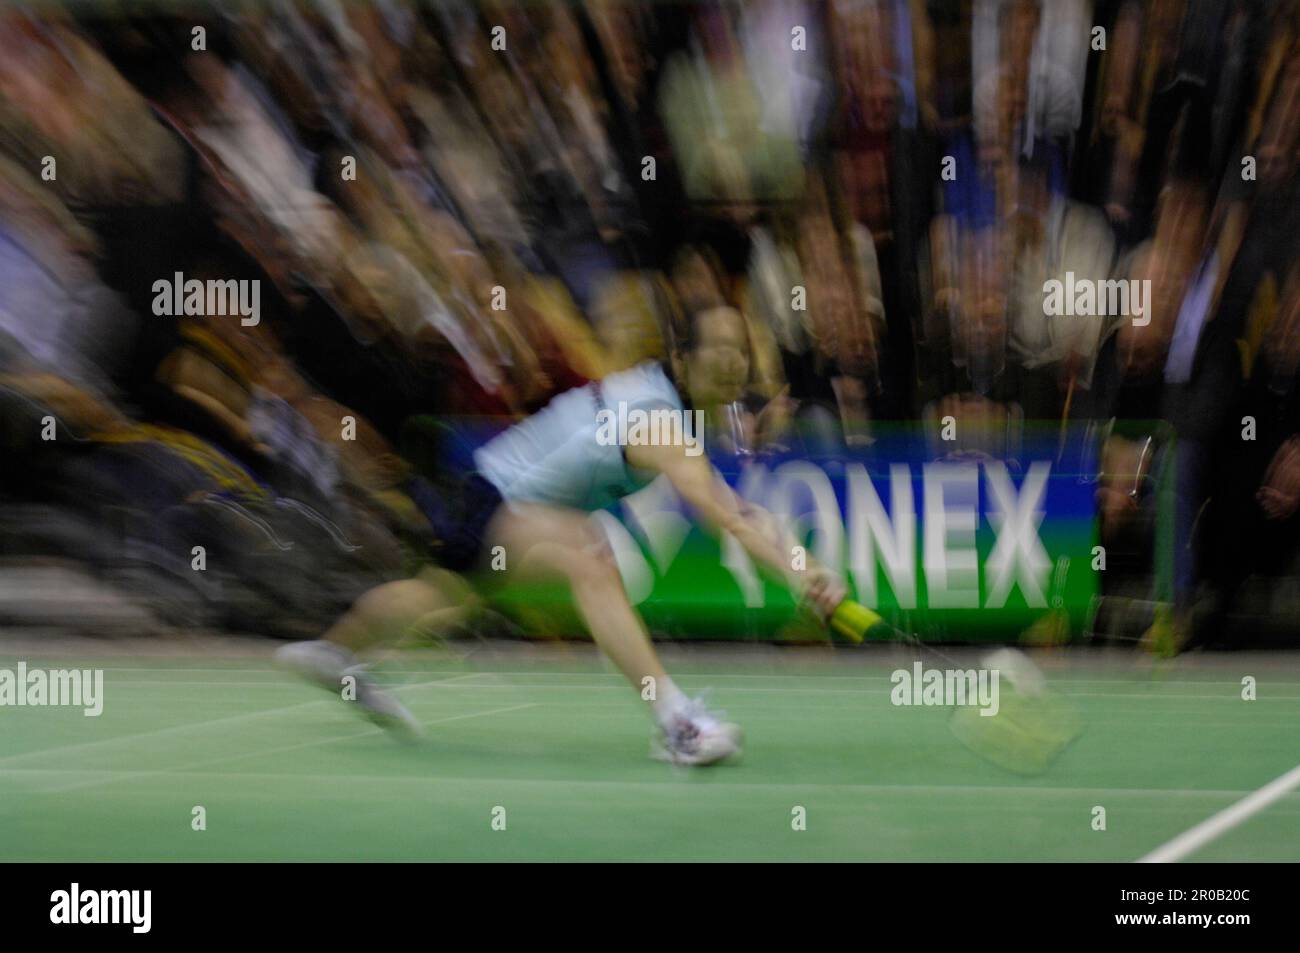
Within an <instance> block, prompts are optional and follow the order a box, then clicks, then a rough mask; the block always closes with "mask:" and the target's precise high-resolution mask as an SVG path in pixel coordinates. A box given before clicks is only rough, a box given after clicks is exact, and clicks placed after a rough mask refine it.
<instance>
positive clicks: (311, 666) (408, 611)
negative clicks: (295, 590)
mask: <svg viewBox="0 0 1300 953" xmlns="http://www.w3.org/2000/svg"><path fill="white" fill-rule="evenodd" d="M444 575H450V574H439V573H438V572H436V571H432V570H426V571H425V572H423V573H421V574H420V575H419V576H417V577H415V578H414V579H403V580H398V581H396V582H389V583H384V584H383V585H380V586H376V587H375V588H373V589H371V590H369V591H368V592H366V593H365V594H363V595H362V596H361V597H360V598H359V599H358V600H357V601H356V602H355V603H354V604H353V606H352V608H351V609H349V610H348V612H347V613H345V614H344V615H343V617H342V618H340V619H339V620H338V622H336V623H335V624H334V625H333V626H331V627H330V629H329V630H328V631H327V632H326V633H325V634H324V635H323V636H322V637H321V638H319V639H316V640H313V641H309V642H293V643H290V644H289V645H286V646H284V647H283V648H281V649H279V651H277V652H276V653H275V660H276V662H277V663H279V664H281V665H284V666H286V667H287V668H290V669H293V670H294V671H296V672H298V673H299V674H300V675H303V676H304V677H306V678H307V679H309V680H311V681H313V682H315V683H316V684H318V685H321V686H322V687H324V688H326V689H327V690H329V691H331V692H338V693H339V696H340V697H341V698H343V699H344V700H347V701H352V702H355V703H356V704H357V706H358V707H359V708H360V710H361V711H362V713H363V714H365V715H366V716H367V717H368V718H370V719H371V720H372V721H374V722H375V723H376V724H378V725H381V726H382V727H384V728H387V729H389V730H390V731H393V732H395V733H397V734H398V735H400V736H405V737H410V736H413V735H418V734H420V733H421V729H420V724H419V722H418V721H416V719H415V717H414V716H413V715H412V714H411V713H410V712H409V711H407V709H406V708H405V706H403V705H402V703H401V702H399V701H398V700H397V699H396V698H395V697H393V696H392V695H390V694H389V693H388V692H385V691H384V690H383V689H382V688H380V687H379V686H378V685H377V684H376V683H375V682H374V681H373V680H372V679H371V678H370V676H369V675H368V674H367V673H366V671H365V668H364V665H363V664H362V662H361V660H360V658H359V657H358V655H359V653H361V652H364V651H365V650H367V649H370V648H373V647H374V646H377V645H390V644H393V643H395V642H397V641H398V640H399V639H400V638H401V637H402V635H403V634H405V633H406V632H407V631H408V630H409V629H410V628H411V626H413V625H414V624H415V623H416V622H418V621H420V620H421V619H429V618H430V617H435V616H437V615H440V614H447V613H454V612H456V611H458V609H459V607H460V601H459V599H458V598H457V596H458V595H459V593H455V592H453V591H452V590H453V588H454V587H451V586H448V585H447V584H446V580H445V579H444V578H443V576H444Z"/></svg>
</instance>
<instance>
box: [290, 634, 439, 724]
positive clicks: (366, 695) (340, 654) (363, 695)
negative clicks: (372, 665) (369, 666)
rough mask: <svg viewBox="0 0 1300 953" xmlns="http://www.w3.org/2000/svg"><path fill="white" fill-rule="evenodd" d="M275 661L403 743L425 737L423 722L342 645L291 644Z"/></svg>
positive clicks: (327, 643) (325, 643) (326, 643)
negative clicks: (351, 706)
mask: <svg viewBox="0 0 1300 953" xmlns="http://www.w3.org/2000/svg"><path fill="white" fill-rule="evenodd" d="M275 661H276V664H278V665H281V666H283V667H284V668H288V669H291V670H293V671H295V672H297V673H298V674H299V675H301V676H303V677H304V678H306V679H307V680H308V681H310V682H315V683H316V684H317V685H319V686H321V687H322V688H324V689H325V690H326V691H329V692H334V693H337V694H338V696H339V697H340V698H343V699H345V700H347V701H350V702H351V703H352V704H355V705H357V706H358V707H360V709H361V713H362V714H363V715H365V716H366V717H367V718H369V719H370V720H371V721H373V722H374V723H375V724H377V725H379V727H381V728H384V729H385V730H387V731H390V732H392V733H393V734H394V735H397V736H398V737H400V738H402V739H403V740H411V739H413V738H416V737H419V736H420V735H421V734H423V729H422V728H421V726H420V723H419V722H418V721H416V719H415V716H414V715H412V714H411V713H410V712H409V711H408V710H407V709H406V706H404V705H403V704H402V703H401V702H399V701H398V700H397V699H396V698H394V697H393V696H392V695H390V694H389V693H388V692H386V691H384V690H383V689H382V688H380V687H379V685H378V684H376V683H375V681H374V679H373V678H371V677H370V675H369V673H368V672H367V671H366V670H365V666H364V665H361V664H359V663H358V662H357V659H356V656H355V655H353V654H352V653H351V652H349V651H348V650H347V649H345V648H342V647H341V646H338V645H335V644H334V643H332V642H327V641H325V640H324V639H316V640H314V641H311V642H291V643H290V644H288V645H285V646H283V647H281V648H279V649H277V650H276V653H275ZM349 677H350V678H352V679H353V683H352V685H350V686H349V685H348V684H347V683H346V682H345V681H344V680H345V679H346V678H349ZM349 687H350V688H353V689H355V696H354V697H349V694H350V693H346V692H345V690H346V689H348V688H349Z"/></svg>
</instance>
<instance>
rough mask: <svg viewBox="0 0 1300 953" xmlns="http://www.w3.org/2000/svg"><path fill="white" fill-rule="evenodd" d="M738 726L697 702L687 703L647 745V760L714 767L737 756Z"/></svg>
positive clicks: (739, 733) (739, 738)
mask: <svg viewBox="0 0 1300 953" xmlns="http://www.w3.org/2000/svg"><path fill="white" fill-rule="evenodd" d="M741 739H742V733H741V730H740V726H739V725H734V724H732V723H731V722H729V721H723V720H722V719H721V718H719V717H718V715H716V714H714V713H713V712H711V711H709V710H708V709H707V708H705V707H704V703H703V702H702V701H700V700H699V699H694V700H691V701H688V702H687V703H686V704H685V705H683V706H682V708H681V710H680V711H678V712H676V713H675V714H674V715H673V717H672V719H671V720H670V721H669V722H668V724H667V725H663V726H661V727H660V728H659V730H658V732H657V733H656V735H655V736H654V737H653V738H652V739H651V741H650V757H652V758H654V759H656V760H657V761H671V762H672V763H673V764H689V765H706V764H716V763H717V762H719V761H722V760H724V759H726V758H731V757H734V756H736V755H739V754H740V750H741Z"/></svg>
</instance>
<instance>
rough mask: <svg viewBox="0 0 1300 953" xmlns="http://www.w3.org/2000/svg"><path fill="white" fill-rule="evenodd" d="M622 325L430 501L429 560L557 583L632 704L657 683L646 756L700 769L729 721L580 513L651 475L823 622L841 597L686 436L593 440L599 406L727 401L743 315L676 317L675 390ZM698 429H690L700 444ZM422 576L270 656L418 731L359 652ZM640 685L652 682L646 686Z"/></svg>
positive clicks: (417, 612)
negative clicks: (432, 548)
mask: <svg viewBox="0 0 1300 953" xmlns="http://www.w3.org/2000/svg"><path fill="white" fill-rule="evenodd" d="M619 324H620V322H619V321H608V322H604V323H602V324H601V331H602V337H603V338H604V343H605V344H606V346H607V347H609V348H610V349H611V353H612V354H615V355H618V354H619V353H620V352H621V356H622V358H623V366H627V369H626V370H622V371H617V372H614V373H611V374H608V375H607V376H605V377H604V378H603V379H602V380H600V381H597V382H593V383H591V384H589V385H587V386H585V387H579V388H575V389H573V390H570V391H567V392H565V393H563V394H561V395H559V396H558V397H556V398H555V399H554V400H552V401H551V402H550V403H549V404H548V405H547V406H546V407H545V408H543V409H542V410H541V411H539V412H537V413H536V414H534V415H533V416H531V417H528V418H526V419H524V420H522V421H520V422H519V423H517V424H515V425H514V426H512V427H510V428H509V429H508V430H506V431H504V432H503V433H501V434H500V435H499V436H497V437H495V438H494V439H492V440H491V441H489V442H488V443H486V444H485V445H484V446H482V447H481V448H479V449H478V450H477V451H476V452H475V454H474V463H475V466H476V468H477V469H476V472H474V473H471V474H468V475H467V476H466V478H465V479H464V480H463V482H462V484H461V486H460V487H459V489H458V490H457V491H455V492H452V493H451V494H449V495H448V496H447V497H446V498H444V499H442V500H441V501H439V502H440V504H441V505H439V506H438V507H437V508H436V510H437V512H436V514H435V515H434V516H432V517H431V522H433V523H434V524H435V526H434V529H435V530H436V531H438V533H439V535H440V536H441V538H442V539H443V547H442V554H441V556H440V558H439V561H440V562H441V563H442V565H443V566H444V567H445V568H447V569H451V570H454V571H457V572H461V571H465V570H467V569H472V568H475V567H476V566H478V565H479V564H480V562H485V561H486V559H485V557H486V554H488V553H491V552H492V551H493V548H494V547H497V546H501V547H503V548H504V552H505V554H506V561H507V567H508V568H507V570H506V573H505V577H506V579H505V582H506V584H507V585H509V584H510V582H511V581H515V582H524V581H527V582H550V581H558V582H562V583H564V584H566V585H567V586H568V589H569V591H570V592H571V594H572V597H573V599H574V602H575V603H576V604H577V609H578V612H579V614H580V615H581V617H582V620H583V621H584V622H585V624H586V625H587V628H588V629H589V630H590V632H591V635H592V637H593V638H594V640H595V642H596V644H597V646H599V647H600V649H601V650H602V651H603V652H604V653H605V654H606V655H608V656H609V658H610V659H611V660H612V661H613V662H614V664H615V665H616V666H618V668H619V670H620V671H621V672H622V673H623V675H624V676H626V678H627V680H628V682H629V683H631V685H632V687H633V688H634V689H635V690H636V691H637V693H638V697H641V693H642V691H643V687H644V686H645V685H647V684H651V685H653V686H654V692H653V697H654V700H653V701H652V702H651V703H650V704H651V713H652V715H653V718H654V721H655V723H656V725H657V728H658V730H657V733H656V736H655V739H654V741H653V743H652V750H651V754H652V756H654V757H657V758H660V759H662V760H669V761H673V762H676V763H679V764H697V765H702V764H711V763H714V762H716V761H720V760H722V759H724V758H727V757H729V756H731V755H734V754H737V753H738V752H739V751H740V747H741V732H740V729H739V728H738V727H737V726H736V725H734V724H730V723H727V722H724V721H722V720H720V719H719V718H718V717H717V716H716V715H715V714H713V713H711V712H709V711H708V710H707V709H706V708H705V707H704V706H703V705H702V704H701V703H700V702H699V701H698V700H692V699H688V698H687V697H686V696H685V695H684V694H683V693H682V692H681V691H680V690H679V689H678V688H677V686H676V685H675V684H674V683H673V681H672V679H671V678H669V677H668V675H667V673H666V672H665V671H664V669H663V666H662V664H661V663H660V661H659V657H658V654H657V653H656V652H655V649H654V646H653V645H652V644H651V641H650V637H649V634H648V633H647V631H646V627H645V624H644V622H643V621H642V620H641V617H640V616H639V615H638V614H637V612H636V610H635V609H634V608H633V607H632V605H631V603H630V602H629V600H628V597H627V593H626V592H625V591H624V588H623V582H622V578H621V576H620V575H619V571H618V569H617V567H616V565H615V563H614V558H613V554H612V553H611V552H610V551H609V549H608V544H607V542H606V541H605V538H604V536H603V533H602V532H601V531H600V530H599V529H598V528H597V527H596V526H595V525H594V523H593V521H592V520H591V519H590V518H589V514H590V513H592V512H593V511H595V510H598V509H601V508H603V507H605V506H608V505H609V504H611V503H613V502H614V501H616V500H618V499H620V498H621V497H623V496H626V495H627V494H629V493H632V492H634V491H635V490H637V489H639V488H641V487H643V486H645V485H646V484H647V483H649V482H650V481H651V480H653V479H654V478H656V477H658V476H663V477H665V478H667V479H668V480H669V481H670V483H671V484H672V486H673V488H674V489H675V490H676V491H677V493H678V495H679V496H680V497H681V498H682V500H684V501H685V502H686V504H687V505H688V506H689V507H690V509H691V510H692V511H693V513H694V514H695V516H696V517H697V518H698V519H699V520H700V522H701V523H702V524H703V525H704V526H705V527H706V528H708V529H710V530H712V531H713V532H716V533H730V534H731V535H732V536H733V537H734V538H735V539H736V540H737V541H738V542H739V543H740V545H741V546H743V547H744V548H745V549H746V550H747V551H748V552H749V554H750V556H751V557H752V558H754V560H755V561H756V562H757V563H758V564H759V565H760V566H763V567H766V569H767V570H768V572H769V573H770V574H771V575H772V576H774V577H775V578H777V579H779V580H782V581H784V582H785V584H786V585H787V586H788V587H789V588H790V590H791V592H793V593H794V594H795V595H796V596H797V597H798V598H799V600H800V601H801V602H803V603H804V604H806V605H808V606H810V607H811V608H813V609H814V610H816V611H818V612H820V613H821V614H822V615H823V616H828V615H829V614H830V613H831V612H832V611H833V610H834V608H835V607H836V605H838V604H839V602H840V601H841V600H842V599H843V598H844V596H845V586H844V584H843V582H842V581H841V580H840V578H839V577H838V576H837V575H836V574H834V573H832V572H831V571H830V570H828V569H826V568H824V567H821V566H819V565H815V564H813V563H812V562H811V561H810V562H809V565H808V568H806V569H803V570H795V569H793V568H792V565H791V564H792V559H791V549H790V546H789V545H787V544H785V543H784V542H783V541H782V538H781V536H780V534H779V533H778V532H776V531H774V526H775V521H774V520H773V519H772V517H771V516H770V514H768V513H766V512H765V511H763V510H761V509H760V508H758V507H756V506H754V505H752V504H750V503H748V502H746V501H744V500H741V499H740V498H739V497H738V496H737V495H736V494H735V493H734V492H733V491H732V490H731V488H730V487H729V486H728V485H727V484H726V483H725V482H724V480H723V479H722V477H721V475H720V474H718V472H717V471H716V470H715V469H714V467H713V465H712V464H711V463H709V458H708V456H707V455H705V454H700V453H699V452H698V449H696V448H689V447H688V446H687V441H679V442H678V443H677V444H675V445H671V444H670V445H661V446H645V445H623V446H619V445H616V444H611V443H609V442H608V441H605V442H602V441H601V440H600V439H598V428H599V423H598V421H599V416H598V415H599V413H600V411H601V410H609V411H611V412H612V413H614V414H618V413H619V412H620V410H619V408H620V404H622V405H625V406H626V409H627V411H629V412H631V411H633V410H644V411H653V410H670V411H675V412H679V413H680V412H683V411H685V409H686V408H685V406H684V404H683V400H682V396H681V395H685V397H686V398H687V402H688V403H689V405H690V406H691V407H693V408H700V409H704V408H710V407H717V406H720V405H726V404H730V403H731V402H733V401H735V400H737V399H738V398H739V397H740V396H741V391H742V390H743V388H744V387H745V385H746V383H747V382H748V380H749V372H750V347H749V337H748V334H747V332H746V328H745V323H744V319H743V318H742V317H741V315H740V314H739V313H738V312H737V311H735V310H733V309H731V308H727V307H714V308H709V309H707V310H704V311H701V312H699V313H697V314H695V315H693V316H692V317H691V319H690V320H689V321H688V322H687V324H688V329H687V332H686V337H687V340H686V341H684V342H682V346H680V347H679V348H678V349H677V350H676V353H675V354H674V356H673V360H672V365H671V366H672V374H673V377H675V378H676V379H677V381H678V385H679V387H680V388H681V391H680V395H679V390H678V387H675V386H674V385H673V383H672V381H671V380H670V379H669V376H668V374H667V373H665V369H664V366H663V365H661V364H660V363H658V362H656V361H653V360H644V359H642V358H644V357H645V356H646V354H647V351H648V350H649V349H647V348H645V346H644V342H645V334H644V329H641V332H639V333H637V332H631V333H630V332H629V330H628V327H627V324H626V322H622V324H623V326H622V327H621V328H619V329H618V331H617V333H614V334H611V330H612V327H613V326H617V325H619ZM655 337H657V334H656V335H655ZM629 341H630V342H633V344H632V345H631V352H630V353H629V344H628V342H629ZM638 341H639V342H640V346H639V347H638V346H637V344H636V342H638ZM660 353H662V352H660ZM616 360H617V358H616ZM615 366H618V365H617V364H615ZM705 436H707V435H700V434H695V437H696V438H697V439H700V438H701V437H705ZM688 449H692V450H693V453H692V452H688ZM426 509H428V507H426ZM439 524H441V525H439ZM498 552H500V551H498ZM428 579H429V577H426V576H422V577H418V578H416V579H412V580H404V581H399V582H392V583H387V584H385V585H382V586H379V587H377V588H375V589H373V590H371V591H370V592H368V593H366V594H365V595H364V596H362V597H361V598H360V599H359V600H358V601H357V603H356V604H355V605H354V606H353V607H352V609H351V610H350V611H349V612H348V613H347V614H346V615H345V616H344V617H343V618H342V619H341V620H340V621H339V622H338V623H337V624H336V625H335V626H334V627H333V628H331V629H330V630H329V631H328V632H327V633H326V634H325V636H324V637H323V638H322V639H320V640H317V641H312V642H298V643H294V644H291V645H287V646H285V647H284V648H282V649H281V650H280V651H279V652H278V653H277V658H278V660H279V661H280V662H282V663H284V664H286V665H288V666H290V667H292V668H294V669H295V670H297V671H299V672H301V673H302V674H304V675H306V676H308V677H309V678H311V679H313V680H315V681H317V682H320V683H321V684H323V685H325V686H326V687H327V688H329V689H331V690H333V691H338V690H339V686H340V684H341V679H342V678H343V676H344V675H347V674H351V675H353V676H354V677H355V678H356V690H357V696H356V700H357V701H358V702H359V703H361V705H362V707H363V709H364V710H365V711H366V713H367V714H368V715H369V716H370V717H371V718H372V719H374V720H375V721H377V722H379V723H380V724H383V725H384V726H385V727H389V728H393V729H396V730H399V731H405V732H408V733H414V732H418V729H419V725H418V723H417V722H416V721H415V719H414V718H413V717H412V716H411V715H410V713H409V712H407V710H406V709H405V708H404V707H403V706H402V705H401V704H400V703H399V702H398V701H397V700H396V699H395V698H393V697H392V696H391V695H388V694H387V693H385V692H383V691H382V690H381V689H379V688H378V687H377V686H376V685H375V684H374V683H373V682H372V681H371V680H369V679H368V678H366V676H365V674H364V671H363V670H362V669H361V668H360V667H359V662H358V659H357V656H356V653H358V652H360V651H362V650H363V649H365V648H367V647H369V646H372V645H374V644H376V643H377V642H379V641H388V640H390V639H392V638H394V637H396V636H399V635H400V634H401V633H402V632H403V631H405V629H406V628H407V627H408V626H409V625H410V624H411V623H412V622H414V621H415V620H416V619H418V618H420V617H421V616H423V615H425V614H426V613H430V612H433V611H435V610H438V609H440V608H443V607H446V606H447V604H448V601H449V600H448V598H447V596H446V595H445V594H444V593H443V592H442V591H441V589H440V588H439V587H438V586H436V585H435V584H433V583H432V582H430V581H428ZM646 678H650V679H653V682H650V683H646V682H644V681H643V680H644V679H646Z"/></svg>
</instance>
